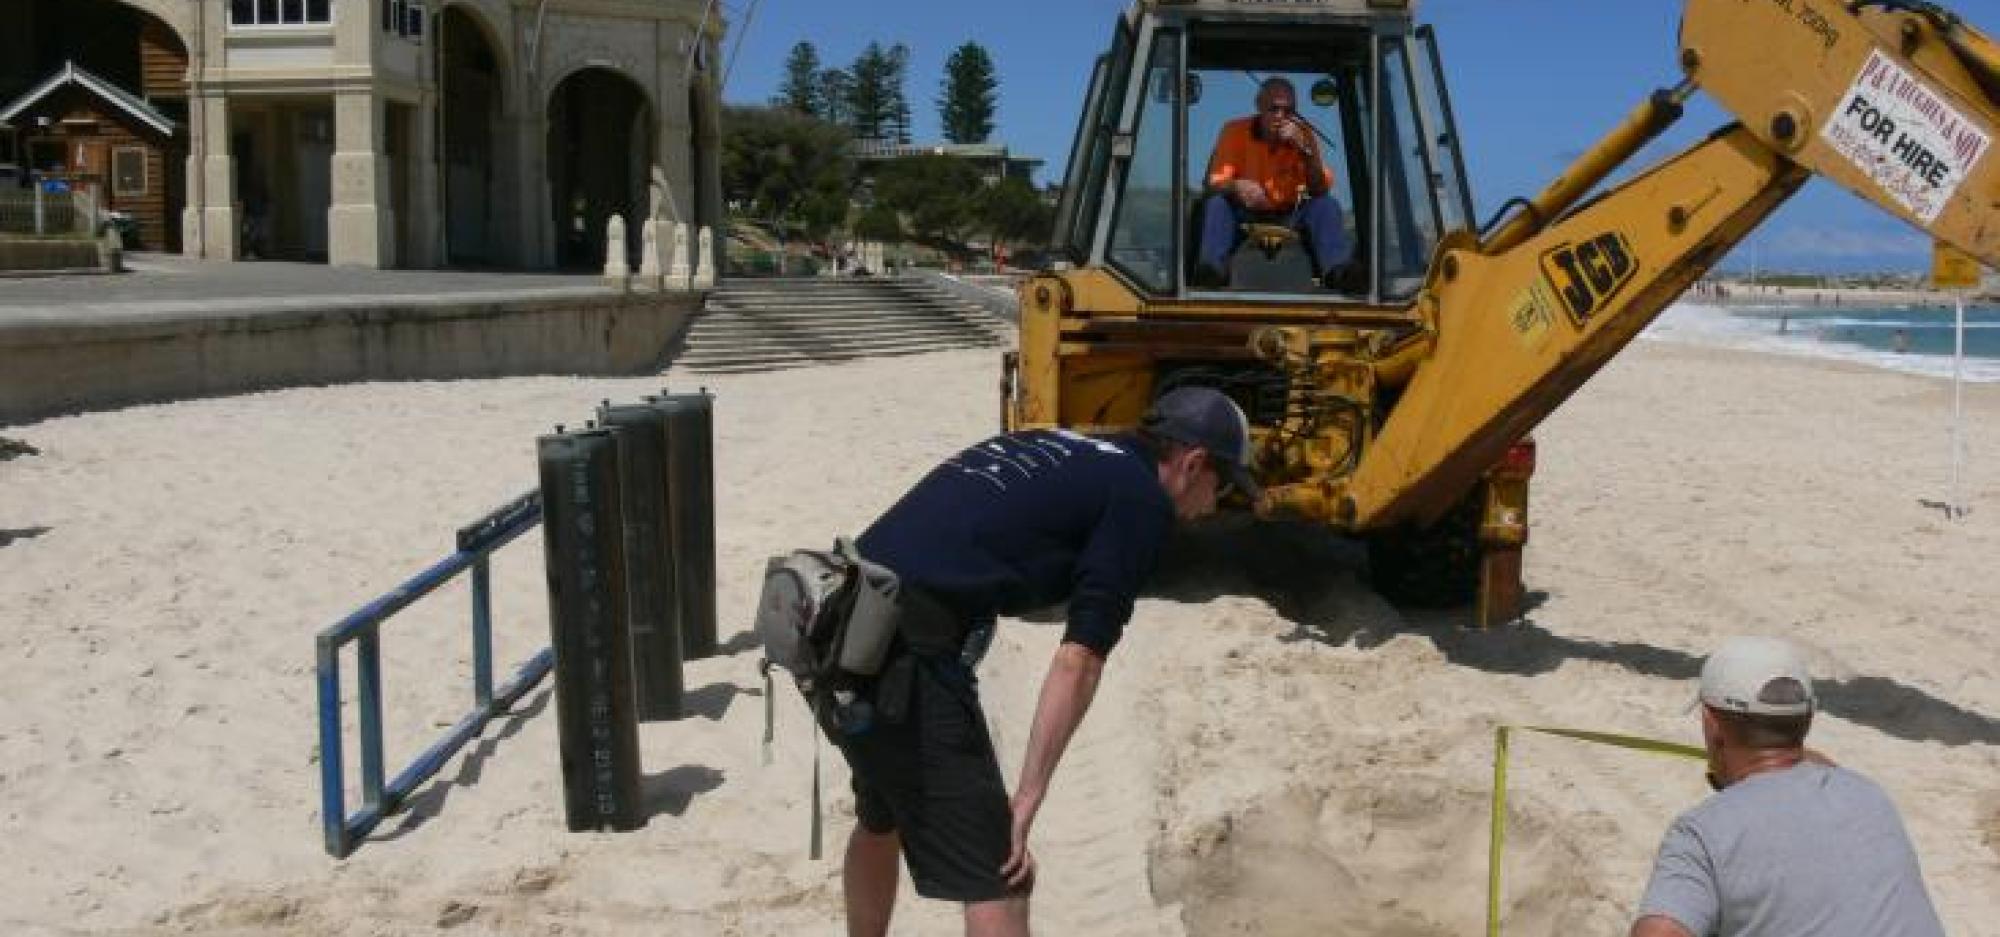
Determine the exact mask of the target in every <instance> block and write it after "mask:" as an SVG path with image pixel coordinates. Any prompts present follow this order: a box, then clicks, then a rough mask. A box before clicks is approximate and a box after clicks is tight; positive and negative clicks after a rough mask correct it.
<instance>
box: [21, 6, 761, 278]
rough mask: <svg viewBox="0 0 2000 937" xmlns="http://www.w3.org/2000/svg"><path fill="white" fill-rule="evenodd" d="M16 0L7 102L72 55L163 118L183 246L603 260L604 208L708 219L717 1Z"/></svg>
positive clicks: (166, 190)
mask: <svg viewBox="0 0 2000 937" xmlns="http://www.w3.org/2000/svg"><path fill="white" fill-rule="evenodd" d="M7 6H8V8H9V9H8V13H7V16H8V20H9V22H8V24H7V28H5V29H0V102H5V101H8V100H11V99H13V98H15V97H17V96H19V95H21V94H24V93H26V92H28V91H30V90H31V89H32V88H33V87H34V86H35V85H36V84H37V83H39V82H42V81H44V80H46V79H47V78H48V76H49V75H51V74H54V73H56V72H59V71H61V70H62V69H63V67H64V66H65V64H66V63H68V62H74V63H75V65H76V66H77V67H79V68H81V69H84V70H87V71H88V72H90V73H91V74H93V75H96V76H101V77H102V78H103V79H104V80H106V81H109V82H112V83H115V84H118V85H119V86H121V87H122V88H123V90H124V91H126V92H127V93H129V94H130V95H132V96H134V97H136V98H138V99H140V100H143V101H145V102H146V103H147V104H148V105H150V106H151V107H152V108H153V109H154V110H155V111H157V112H158V113H159V114H160V115H163V116H165V117H166V118H167V119H169V120H171V121H173V122H174V123H175V125H176V126H175V128H174V132H173V134H172V136H177V138H178V143H179V147H180V149H179V150H178V153H184V154H185V159H184V164H185V165H184V168H175V169H170V170H169V171H173V172H179V173H181V178H180V179H178V180H176V183H177V184H176V185H173V186H170V187H169V186H162V188H161V191H162V193H163V194H165V195H167V196H168V197H169V198H171V199H175V200H177V202H178V203H177V204H169V205H167V206H166V211H167V212H168V213H169V214H172V215H178V225H179V230H178V232H177V234H178V242H179V243H180V245H181V248H182V250H183V252H185V253H187V254H189V255H191V256H198V257H207V258H211V259H221V260H234V259H244V258H247V257H252V256H255V257H286V258H297V259H312V260H325V261H327V262H330V263H333V264H341V265H352V266H364V267H437V266H445V265H450V266H467V265H471V266H491V267H512V268H548V267H557V266H568V267H575V268H579V269H581V268H596V267H601V266H602V264H603V261H604V244H603V238H604V231H605V221H606V219H608V218H609V216H610V215H612V214H614V213H616V214H620V215H622V216H624V217H625V218H626V219H627V220H628V221H630V222H634V223H631V224H628V225H627V226H626V227H627V230H628V231H630V232H631V240H632V242H633V246H634V247H636V245H637V241H638V233H639V231H640V230H641V228H642V226H641V225H640V224H638V223H636V222H637V221H640V220H643V218H644V217H645V215H646V213H647V212H648V211H649V210H651V211H655V212H657V214H658V215H659V216H660V217H663V218H668V219H672V220H675V221H680V222H686V223H690V224H693V225H697V226H699V225H713V224H715V223H716V222H717V221H719V220H720V218H721V184H720V175H719V167H718V158H717V153H718V149H719V132H718V129H717V125H716V120H717V115H718V113H719V111H720V106H719V100H718V85H719V83H720V79H721V75H720V68H719V63H720V57H719V51H720V40H721V34H722V30H723V23H722V20H721V18H720V10H719V8H718V5H717V4H716V2H715V0H430V2H425V0H8V2H7ZM176 58H178V59H180V60H184V61H185V63H186V64H185V71H184V74H183V75H181V76H179V80H178V81H176V80H175V77H176V76H173V75H171V74H168V75H165V76H164V77H163V76H162V75H161V74H160V67H159V66H160V63H161V62H163V61H167V62H171V61H174V60H175V59H176ZM19 134H20V128H16V136H19ZM17 148H18V147H17ZM25 155H26V154H23V156H24V157H25ZM0 161H4V158H3V157H0ZM34 168H37V169H40V170H41V171H43V172H45V173H48V172H51V171H53V172H54V173H57V174H60V173H62V172H66V171H74V167H68V166H66V165H63V162H62V161H61V160H57V161H56V163H55V165H53V166H41V167H34Z"/></svg>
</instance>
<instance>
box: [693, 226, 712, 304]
mask: <svg viewBox="0 0 2000 937" xmlns="http://www.w3.org/2000/svg"><path fill="white" fill-rule="evenodd" d="M714 287H715V229H713V228H710V227H709V226H707V225H702V226H701V234H700V236H699V237H698V238H697V239H696V240H695V255H694V280H693V281H692V282H690V283H689V284H688V288H689V289H696V290H706V289H713V288H714Z"/></svg>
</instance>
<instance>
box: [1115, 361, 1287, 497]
mask: <svg viewBox="0 0 2000 937" xmlns="http://www.w3.org/2000/svg"><path fill="white" fill-rule="evenodd" d="M1139 425H1140V426H1141V427H1143V428H1144V429H1145V430H1146V431H1147V432H1149V433H1152V434H1153V435H1155V436H1158V437H1160V438H1162V439H1171V440H1173V441H1175V442H1178V443H1183V444H1186V445H1190V446H1200V447H1201V448H1203V449H1206V450H1208V452H1209V454H1210V455H1211V456H1213V459H1214V463H1215V468H1216V472H1217V473H1218V474H1220V475H1221V476H1222V477H1223V478H1224V479H1226V480H1228V482H1229V483H1230V484H1232V485H1235V486H1236V487H1237V488H1240V489H1242V490H1243V493H1244V494H1247V495H1249V496H1250V500H1252V501H1255V500H1257V498H1258V497H1259V496H1260V495H1261V494H1262V491H1261V490H1260V489H1259V488H1258V487H1257V483H1256V482H1255V481H1253V480H1251V478H1250V419H1249V418H1248V417H1246V416H1244V415H1243V408H1241V407H1238V406H1237V405H1236V401H1234V400H1231V399H1229V397H1228V396H1227V395H1225V394H1223V393H1222V392H1221V391H1219V390H1216V389H1215V388H1212V387H1176V388H1174V389H1173V390H1170V391H1167V392H1166V393H1164V394H1161V395H1160V398H1159V399H1158V400H1155V401H1153V408H1152V409H1151V410H1148V411H1147V412H1146V416H1145V419H1144V420H1142V421H1141V422H1140V424H1139Z"/></svg>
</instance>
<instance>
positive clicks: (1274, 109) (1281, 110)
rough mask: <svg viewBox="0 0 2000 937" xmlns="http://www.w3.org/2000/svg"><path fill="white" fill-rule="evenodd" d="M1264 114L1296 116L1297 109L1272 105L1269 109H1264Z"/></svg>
mask: <svg viewBox="0 0 2000 937" xmlns="http://www.w3.org/2000/svg"><path fill="white" fill-rule="evenodd" d="M1264 112H1265V113H1267V114H1284V115H1287V116H1290V115H1293V114H1297V113H1298V112H1299V109H1298V108H1296V107H1286V106H1284V105H1282V104H1273V105H1271V106H1270V107H1267V108H1264Z"/></svg>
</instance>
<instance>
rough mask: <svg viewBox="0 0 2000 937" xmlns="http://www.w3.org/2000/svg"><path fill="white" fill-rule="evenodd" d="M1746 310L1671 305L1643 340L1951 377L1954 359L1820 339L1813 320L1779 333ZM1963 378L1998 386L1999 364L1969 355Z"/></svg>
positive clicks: (1872, 322) (1869, 322)
mask: <svg viewBox="0 0 2000 937" xmlns="http://www.w3.org/2000/svg"><path fill="white" fill-rule="evenodd" d="M1742 311H1743V309H1742V308H1741V307H1736V308H1733V309H1724V308H1721V307H1717V306H1710V305H1706V304H1702V303H1691V302H1679V303H1675V304H1673V305H1672V306H1669V307H1667V311H1666V312H1663V313H1661V314H1660V317H1659V318H1658V319H1655V320H1654V321H1653V324H1652V325H1650V326H1647V327H1646V331H1645V332H1643V333H1641V334H1640V337H1641V338H1645V339H1651V340H1655V341H1669V342H1676V343H1679V344H1688V345H1709V346H1714V347H1722V348H1736V349H1741V350H1745V351H1756V352H1764V353H1767V354H1777V355H1790V356H1792V357H1796V358H1817V359H1820V360H1826V361H1845V362H1848V363H1852V364H1860V365H1865V366H1868V367H1874V368H1881V369H1882V370H1885V371H1897V372H1900V373H1904V374H1919V375H1923V376H1925V377H1938V378H1944V379H1946V380H1949V379H1950V378H1951V375H1952V358H1951V356H1950V355H1936V354H1922V353H1917V352H1896V351H1882V350H1876V349H1871V348H1865V347H1862V346H1860V345H1852V344H1845V343H1840V342H1828V341H1822V340H1821V338H1820V335H1819V331H1820V328H1819V326H1821V325H1822V322H1821V321H1820V320H1814V322H1813V327H1812V328H1798V329H1794V330H1793V331H1792V332H1791V333H1789V334H1785V335H1780V334H1778V333H1777V332H1776V331H1774V330H1773V329H1772V327H1771V321H1770V318H1768V317H1762V316H1757V317H1752V316H1743V315H1740V314H1738V313H1740V312H1742ZM1878 324H1879V320H1872V319H1871V320H1861V321H1860V322H1858V323H1857V324H1856V325H1857V326H1866V327H1871V328H1872V327H1874V326H1876V325H1878ZM1890 327H1891V328H1895V327H1897V326H1890ZM1968 331H1970V329H1969V328H1968ZM1964 377H1965V380H1966V381H1968V382H1972V383H1980V384H1990V383H2000V360H1996V359H1993V358H1979V357H1971V356H1968V357H1967V358H1966V359H1965V370H1964Z"/></svg>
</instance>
